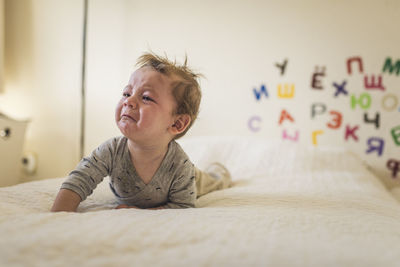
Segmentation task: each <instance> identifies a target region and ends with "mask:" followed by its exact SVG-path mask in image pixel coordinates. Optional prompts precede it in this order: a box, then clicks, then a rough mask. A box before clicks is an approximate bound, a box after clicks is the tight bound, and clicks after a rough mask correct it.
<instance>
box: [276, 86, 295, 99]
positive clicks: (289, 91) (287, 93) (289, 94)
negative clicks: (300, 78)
mask: <svg viewBox="0 0 400 267" xmlns="http://www.w3.org/2000/svg"><path fill="white" fill-rule="evenodd" d="M283 88H284V89H283V91H282V84H278V97H279V98H293V96H294V84H291V85H290V88H289V84H287V83H285V84H284V85H283Z"/></svg>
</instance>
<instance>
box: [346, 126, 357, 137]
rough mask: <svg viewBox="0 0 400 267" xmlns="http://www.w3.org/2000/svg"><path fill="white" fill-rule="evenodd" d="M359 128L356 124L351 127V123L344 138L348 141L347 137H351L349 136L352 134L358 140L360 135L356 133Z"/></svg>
mask: <svg viewBox="0 0 400 267" xmlns="http://www.w3.org/2000/svg"><path fill="white" fill-rule="evenodd" d="M357 130H358V125H357V126H354V127H353V128H350V126H349V125H346V133H345V136H344V139H345V140H346V141H347V139H349V136H352V137H353V139H354V140H355V141H358V136H357V135H355V133H354V132H355V131H357Z"/></svg>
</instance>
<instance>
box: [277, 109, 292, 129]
mask: <svg viewBox="0 0 400 267" xmlns="http://www.w3.org/2000/svg"><path fill="white" fill-rule="evenodd" d="M285 119H288V120H290V121H291V122H294V119H293V118H292V116H290V114H289V112H287V111H286V110H282V111H281V116H280V118H279V125H281V124H282V122H283V121H284V120H285Z"/></svg>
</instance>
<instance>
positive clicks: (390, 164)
mask: <svg viewBox="0 0 400 267" xmlns="http://www.w3.org/2000/svg"><path fill="white" fill-rule="evenodd" d="M386 167H387V168H388V169H389V170H391V171H392V177H393V178H396V176H397V173H398V172H399V171H400V160H395V159H389V160H388V161H387V163H386Z"/></svg>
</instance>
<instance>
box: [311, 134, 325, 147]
mask: <svg viewBox="0 0 400 267" xmlns="http://www.w3.org/2000/svg"><path fill="white" fill-rule="evenodd" d="M323 133H324V131H322V130H317V131H313V132H312V143H313V145H315V146H316V145H317V135H320V134H323Z"/></svg>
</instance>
